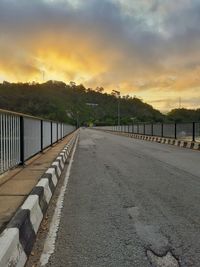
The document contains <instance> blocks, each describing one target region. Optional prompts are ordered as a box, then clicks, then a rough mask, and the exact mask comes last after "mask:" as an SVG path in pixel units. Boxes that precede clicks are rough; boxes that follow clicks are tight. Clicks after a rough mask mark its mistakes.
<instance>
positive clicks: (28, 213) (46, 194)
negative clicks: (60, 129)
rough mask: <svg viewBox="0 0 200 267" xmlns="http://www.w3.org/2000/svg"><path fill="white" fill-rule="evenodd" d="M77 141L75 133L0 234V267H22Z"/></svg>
mask: <svg viewBox="0 0 200 267" xmlns="http://www.w3.org/2000/svg"><path fill="white" fill-rule="evenodd" d="M76 138H78V133H77V132H76V133H75V134H74V135H73V137H72V139H71V140H70V141H69V143H68V144H67V145H66V146H65V148H64V149H63V150H62V151H61V152H60V154H59V155H58V157H57V158H56V159H55V161H54V162H53V163H52V164H51V166H50V168H49V169H48V170H47V171H46V172H45V173H44V174H43V175H42V177H41V179H40V180H39V182H38V183H37V185H36V186H35V187H34V188H33V190H32V191H31V193H30V194H29V196H28V197H27V198H26V200H25V202H24V203H23V204H22V206H21V207H20V208H19V209H18V210H17V212H16V214H15V215H14V217H13V218H12V219H11V221H10V222H9V224H8V225H7V227H6V229H5V230H4V231H3V232H2V234H1V235H0V267H7V266H8V267H14V266H17V267H21V266H24V265H25V263H26V260H27V258H28V256H29V255H30V253H31V250H32V247H33V244H34V241H35V238H36V234H37V231H38V229H39V226H40V223H41V221H42V219H43V217H44V214H45V212H46V210H47V207H48V204H49V202H50V199H51V197H52V195H53V192H54V190H55V188H56V185H57V183H58V179H59V177H60V175H61V172H62V170H63V169H64V164H65V162H66V160H67V158H68V156H69V154H70V152H71V150H72V148H73V145H74V143H75V141H76Z"/></svg>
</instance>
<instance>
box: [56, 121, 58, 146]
mask: <svg viewBox="0 0 200 267" xmlns="http://www.w3.org/2000/svg"><path fill="white" fill-rule="evenodd" d="M56 125H57V142H58V122H57V123H56Z"/></svg>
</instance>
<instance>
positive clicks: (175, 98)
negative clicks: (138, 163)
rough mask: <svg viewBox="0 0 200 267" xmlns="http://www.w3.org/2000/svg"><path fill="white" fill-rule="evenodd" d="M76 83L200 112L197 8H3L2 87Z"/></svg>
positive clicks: (70, 3)
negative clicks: (3, 82) (37, 83)
mask: <svg viewBox="0 0 200 267" xmlns="http://www.w3.org/2000/svg"><path fill="white" fill-rule="evenodd" d="M43 79H44V81H47V80H60V81H64V82H66V83H69V82H70V81H74V82H76V83H77V84H79V83H82V84H84V85H85V86H86V87H91V88H96V87H97V86H99V87H104V89H105V91H106V92H111V91H112V90H120V92H121V94H122V95H126V94H129V95H130V96H137V97H139V98H141V99H142V100H143V101H145V102H147V103H149V104H151V105H152V106H153V107H155V108H157V109H159V110H161V111H162V112H168V111H169V110H171V109H173V108H178V107H179V106H180V101H181V107H185V108H199V107H200V105H199V103H200V0H176V1H174V0H34V1H28V0H0V82H2V81H3V80H6V81H10V82H31V81H36V82H43Z"/></svg>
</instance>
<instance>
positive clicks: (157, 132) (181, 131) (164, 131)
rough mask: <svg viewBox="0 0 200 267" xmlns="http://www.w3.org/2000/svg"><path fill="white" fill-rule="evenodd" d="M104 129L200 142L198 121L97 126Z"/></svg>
mask: <svg viewBox="0 0 200 267" xmlns="http://www.w3.org/2000/svg"><path fill="white" fill-rule="evenodd" d="M98 128H101V129H105V130H110V131H117V132H125V133H132V134H142V135H149V136H158V137H166V138H174V139H180V140H186V141H193V142H200V122H188V123H134V124H132V125H116V126H102V127H98Z"/></svg>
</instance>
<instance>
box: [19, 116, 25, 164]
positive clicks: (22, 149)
mask: <svg viewBox="0 0 200 267" xmlns="http://www.w3.org/2000/svg"><path fill="white" fill-rule="evenodd" d="M24 162H25V160H24V117H23V116H20V165H24Z"/></svg>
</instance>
